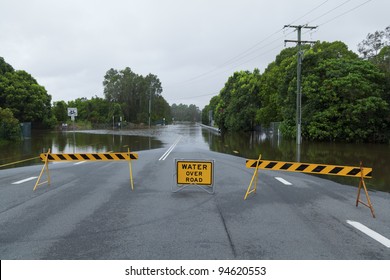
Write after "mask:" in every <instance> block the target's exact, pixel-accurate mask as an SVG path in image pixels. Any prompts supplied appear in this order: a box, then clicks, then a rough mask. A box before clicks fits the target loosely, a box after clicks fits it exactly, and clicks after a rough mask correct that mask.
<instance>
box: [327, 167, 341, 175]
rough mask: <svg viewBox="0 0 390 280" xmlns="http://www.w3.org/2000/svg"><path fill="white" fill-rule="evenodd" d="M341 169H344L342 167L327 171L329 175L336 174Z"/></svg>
mask: <svg viewBox="0 0 390 280" xmlns="http://www.w3.org/2000/svg"><path fill="white" fill-rule="evenodd" d="M343 169H344V167H335V168H333V169H332V170H331V171H329V173H330V174H337V173H339V172H340V171H341V170H343Z"/></svg>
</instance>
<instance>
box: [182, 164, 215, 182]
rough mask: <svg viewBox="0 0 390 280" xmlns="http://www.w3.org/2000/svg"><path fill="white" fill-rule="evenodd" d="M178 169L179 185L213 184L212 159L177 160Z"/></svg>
mask: <svg viewBox="0 0 390 280" xmlns="http://www.w3.org/2000/svg"><path fill="white" fill-rule="evenodd" d="M176 169H177V184H178V185H212V184H213V162H212V161H194V160H191V161H186V160H177V161H176Z"/></svg>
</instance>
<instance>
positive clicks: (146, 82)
mask: <svg viewBox="0 0 390 280" xmlns="http://www.w3.org/2000/svg"><path fill="white" fill-rule="evenodd" d="M103 86H104V95H105V98H106V100H107V101H108V102H109V103H110V104H112V105H114V104H119V105H120V107H121V109H122V112H123V115H124V118H125V119H126V120H127V121H128V122H134V123H147V122H148V118H149V102H151V112H152V114H151V121H152V122H155V121H157V120H161V119H163V118H165V119H170V117H171V116H170V107H169V104H168V103H167V102H166V100H165V99H164V98H163V97H162V95H161V93H162V86H161V82H160V80H159V79H158V77H157V76H156V75H153V74H149V75H147V76H145V77H144V76H142V75H139V74H136V73H134V72H133V71H132V70H131V69H130V68H129V67H126V68H125V69H123V70H120V71H118V70H115V69H110V70H108V71H107V73H106V75H105V76H104V81H103ZM110 110H111V112H112V111H113V108H111V109H110Z"/></svg>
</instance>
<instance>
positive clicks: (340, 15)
mask: <svg viewBox="0 0 390 280" xmlns="http://www.w3.org/2000/svg"><path fill="white" fill-rule="evenodd" d="M371 1H372V0H368V1H366V2H364V3H362V4H360V5H358V6H355V7H354V8H352V9H350V10H348V11H346V12H344V13H342V14H339V15H338V16H335V17H334V18H332V19H330V20H328V21H326V22H323V23H321V24H319V25H318V26H323V25H325V24H327V23H329V22H331V21H333V20H335V19H338V18H339V17H342V16H344V15H346V14H348V13H350V12H352V11H354V10H356V9H357V8H360V7H361V6H363V5H365V4H367V3H368V2H371Z"/></svg>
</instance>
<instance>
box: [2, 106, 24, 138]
mask: <svg viewBox="0 0 390 280" xmlns="http://www.w3.org/2000/svg"><path fill="white" fill-rule="evenodd" d="M20 133H21V132H20V127H19V121H18V120H17V119H16V118H15V117H14V115H13V113H12V111H11V109H9V108H5V109H2V108H1V107H0V141H1V139H5V140H10V141H14V140H18V139H20Z"/></svg>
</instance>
